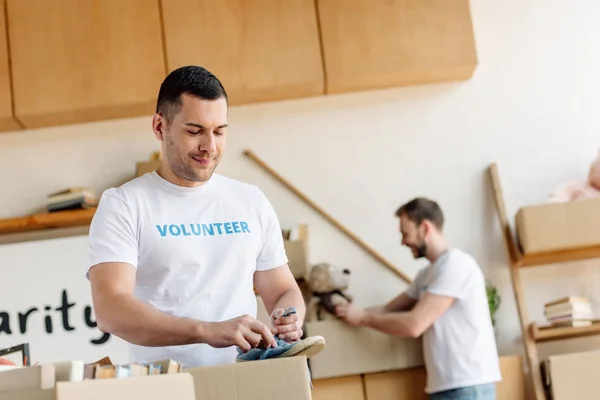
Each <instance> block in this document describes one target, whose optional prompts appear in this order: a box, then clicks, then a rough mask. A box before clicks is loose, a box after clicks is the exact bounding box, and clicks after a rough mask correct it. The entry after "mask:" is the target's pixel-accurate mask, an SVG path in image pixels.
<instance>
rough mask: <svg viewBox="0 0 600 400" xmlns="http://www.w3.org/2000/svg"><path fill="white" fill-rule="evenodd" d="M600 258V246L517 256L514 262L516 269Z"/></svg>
mask: <svg viewBox="0 0 600 400" xmlns="http://www.w3.org/2000/svg"><path fill="white" fill-rule="evenodd" d="M593 258H600V244H599V245H597V246H591V247H585V248H577V249H567V250H561V251H552V252H548V253H537V254H527V255H524V254H519V256H518V258H517V259H516V260H515V261H514V262H515V264H516V265H517V266H518V267H521V268H523V267H535V266H539V265H549V264H558V263H566V262H574V261H583V260H590V259H593Z"/></svg>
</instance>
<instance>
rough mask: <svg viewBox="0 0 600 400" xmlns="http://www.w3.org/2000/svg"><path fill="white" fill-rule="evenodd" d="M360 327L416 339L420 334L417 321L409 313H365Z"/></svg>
mask: <svg viewBox="0 0 600 400" xmlns="http://www.w3.org/2000/svg"><path fill="white" fill-rule="evenodd" d="M361 325H363V326H367V327H369V328H373V329H376V330H378V331H380V332H383V333H387V334H390V335H394V336H402V337H417V336H419V334H420V332H419V330H418V325H417V321H415V319H414V317H413V316H412V314H411V313H410V312H395V313H372V312H367V313H365V316H364V319H363V321H362V324H361Z"/></svg>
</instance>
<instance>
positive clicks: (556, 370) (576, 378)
mask: <svg viewBox="0 0 600 400" xmlns="http://www.w3.org/2000/svg"><path fill="white" fill-rule="evenodd" d="M599 366H600V351H599V350H591V351H583V352H576V353H570V354H560V355H554V356H550V357H548V358H546V359H545V360H544V361H543V362H542V370H543V372H544V373H543V376H544V384H545V386H546V389H547V390H548V391H549V393H550V394H551V396H552V397H551V398H552V399H553V400H571V399H577V400H592V399H594V400H597V399H600V385H599V384H598V382H597V381H596V380H597V379H598V367H599Z"/></svg>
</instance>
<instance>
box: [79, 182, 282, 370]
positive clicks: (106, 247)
mask: <svg viewBox="0 0 600 400" xmlns="http://www.w3.org/2000/svg"><path fill="white" fill-rule="evenodd" d="M89 251H90V266H93V265H95V264H98V263H102V262H124V263H129V264H131V265H133V266H134V267H136V268H137V278H136V283H135V296H136V297H137V298H138V299H140V300H141V301H143V302H145V303H147V304H149V305H151V306H153V307H155V308H157V309H158V310H160V311H162V312H164V313H167V314H171V315H175V316H179V317H188V318H194V319H197V320H202V321H223V320H227V319H230V318H235V317H238V316H240V315H243V314H249V315H252V316H256V313H257V305H256V297H255V295H254V290H253V287H254V286H253V275H254V272H255V271H257V270H268V269H271V268H275V267H278V266H281V265H283V264H285V263H287V261H288V260H287V257H286V253H285V249H284V246H283V236H282V233H281V228H280V224H279V220H278V218H277V215H276V214H275V211H274V209H273V207H272V205H271V203H270V202H269V201H268V199H267V198H266V197H265V196H264V194H263V193H262V191H260V190H259V189H258V188H257V187H256V186H253V185H250V184H247V183H242V182H239V181H236V180H234V179H231V178H227V177H224V176H222V175H219V174H213V176H212V178H211V179H210V180H209V181H208V182H206V183H205V184H204V185H202V186H199V187H195V188H189V187H182V186H178V185H174V184H172V183H170V182H168V181H166V180H165V179H163V178H162V177H161V176H160V175H158V174H157V173H156V172H150V173H147V174H145V175H143V176H141V177H138V178H136V179H134V180H132V181H129V182H127V183H125V184H124V185H122V186H120V187H118V188H110V189H108V190H106V191H105V192H104V193H103V194H102V196H101V199H100V203H99V205H98V209H97V211H96V213H95V215H94V218H93V221H92V223H91V226H90V231H89ZM236 355H237V352H236V349H235V347H233V346H232V347H229V348H224V349H216V348H212V347H210V346H208V345H206V344H194V345H187V346H171V347H142V346H137V345H133V344H131V345H130V357H131V362H152V361H157V360H162V359H166V358H171V359H173V360H176V361H178V362H180V363H182V364H183V366H184V367H191V366H211V365H219V364H226V363H231V362H234V361H235V356H236Z"/></svg>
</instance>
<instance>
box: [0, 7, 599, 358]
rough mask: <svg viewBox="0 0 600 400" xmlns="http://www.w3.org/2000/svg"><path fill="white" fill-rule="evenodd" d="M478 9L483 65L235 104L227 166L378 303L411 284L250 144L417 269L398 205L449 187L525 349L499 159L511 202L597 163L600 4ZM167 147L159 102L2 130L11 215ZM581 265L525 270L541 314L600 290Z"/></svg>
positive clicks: (469, 242) (2, 203)
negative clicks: (305, 229) (153, 111)
mask: <svg viewBox="0 0 600 400" xmlns="http://www.w3.org/2000/svg"><path fill="white" fill-rule="evenodd" d="M472 12H473V19H474V24H475V33H476V40H477V45H478V51H479V59H480V63H479V67H478V70H477V72H476V74H475V76H474V77H473V79H472V80H470V81H468V82H461V83H456V84H439V85H428V86H421V87H411V88H398V89H394V90H388V91H379V92H369V93H356V94H351V95H344V96H329V97H321V98H315V99H305V100H300V101H290V102H280V103H273V104H264V105H256V106H246V107H236V108H233V109H232V110H231V112H230V126H231V129H230V134H229V139H228V140H229V144H228V149H227V154H226V156H225V159H224V161H223V162H222V164H221V166H220V167H219V172H221V173H224V174H227V175H230V176H234V177H237V178H239V179H243V180H246V181H250V182H253V183H255V184H258V185H259V186H260V187H261V188H262V189H263V190H264V191H265V192H266V193H267V195H268V196H269V198H270V199H271V201H272V202H273V204H274V206H275V208H276V209H277V211H278V213H279V216H280V218H281V221H282V224H283V225H284V226H291V225H295V224H296V223H298V222H308V223H309V224H310V235H311V236H310V247H311V254H310V259H311V261H312V262H318V261H322V260H327V261H330V262H333V263H336V264H339V265H342V266H344V267H347V268H349V269H351V270H352V271H353V274H354V275H353V280H352V287H351V293H352V294H353V295H355V297H356V299H357V302H358V303H360V304H363V305H370V304H374V303H379V302H383V301H386V300H387V299H389V298H390V297H391V296H394V295H396V294H397V293H398V292H400V291H401V290H403V289H404V288H405V287H406V286H405V285H404V284H403V283H402V282H401V281H400V280H399V279H397V278H395V277H393V276H392V275H391V274H390V273H388V272H387V271H386V270H385V269H384V268H383V267H381V266H380V265H379V264H377V263H376V262H375V261H373V260H372V259H371V258H370V257H369V256H367V255H366V254H365V253H363V252H362V251H361V250H360V249H359V248H358V247H356V246H355V245H354V244H352V243H351V242H350V241H349V240H347V239H346V238H345V237H343V236H342V235H341V234H340V233H339V232H337V231H336V230H335V229H334V228H333V227H332V226H331V225H329V224H328V223H327V222H326V221H324V220H323V219H322V218H320V217H319V216H318V215H317V214H315V213H314V212H313V211H312V210H311V209H309V208H308V207H307V206H305V205H304V204H303V203H301V202H300V201H298V200H297V199H296V198H295V197H294V196H293V195H292V194H290V193H289V192H287V191H286V190H285V189H284V188H282V186H280V185H279V184H278V183H277V182H275V181H274V180H273V179H271V178H270V177H269V176H268V175H266V174H265V173H264V172H263V171H261V170H260V169H259V168H257V167H256V166H255V165H253V164H252V163H251V162H250V160H248V159H247V158H244V157H243V156H242V155H241V153H242V151H243V150H244V149H246V148H249V149H251V150H253V151H255V152H256V153H257V154H258V155H259V156H260V157H262V158H263V159H265V160H266V161H267V162H268V163H269V164H270V165H271V166H273V167H274V168H275V169H277V171H279V172H280V173H281V174H283V175H284V176H285V177H286V178H288V179H289V180H290V181H292V182H293V183H294V184H295V185H296V186H297V187H299V188H300V189H301V190H303V191H304V192H305V193H306V194H307V195H308V196H309V197H310V198H312V199H313V200H314V201H316V202H317V203H318V204H320V205H321V206H322V207H324V208H325V209H326V210H328V211H329V212H330V213H331V214H332V215H333V216H334V217H335V218H337V219H339V220H340V221H341V222H342V223H343V224H345V225H346V226H348V227H349V228H350V229H352V230H353V231H354V232H356V234H358V235H359V236H360V237H361V238H362V239H364V240H365V241H366V242H368V243H369V244H370V245H371V246H372V247H374V248H375V249H376V250H378V251H380V252H381V253H382V254H383V255H384V256H385V257H386V258H388V259H390V260H392V261H393V262H394V263H395V264H396V265H397V266H398V267H399V268H401V269H402V270H404V271H406V272H407V273H408V274H409V275H411V276H414V275H415V274H416V272H417V270H418V268H420V267H421V266H422V265H423V262H422V261H415V260H413V259H412V258H411V256H410V254H409V252H408V251H407V250H406V249H404V248H401V247H400V246H399V240H400V238H399V235H398V233H397V221H396V220H395V218H393V212H394V210H395V209H396V207H397V206H398V205H400V203H402V202H404V201H406V200H408V199H410V198H412V197H413V196H417V195H426V196H430V197H432V198H435V199H437V200H438V201H439V202H440V203H441V205H442V207H443V209H444V211H445V213H446V217H447V221H448V222H447V234H448V237H449V239H450V240H451V242H453V244H455V245H456V246H459V247H461V248H463V249H465V250H467V251H469V252H471V253H472V254H473V255H474V256H475V257H477V259H478V260H479V261H480V263H481V266H482V268H483V270H484V271H485V273H486V275H487V276H488V277H489V278H491V279H492V280H493V281H494V282H495V283H496V284H498V285H499V286H500V290H501V294H502V296H503V304H502V307H501V310H500V312H499V315H498V324H499V327H498V329H499V333H498V340H499V346H500V351H501V352H502V353H512V352H521V351H522V347H521V342H520V329H519V324H518V319H517V318H518V316H517V313H516V308H515V306H514V300H513V292H512V290H511V286H510V279H509V275H508V269H507V266H506V258H505V255H504V250H503V247H502V246H503V245H502V239H501V236H500V230H499V227H498V225H497V222H496V214H495V209H494V205H493V201H492V197H491V192H490V188H489V183H488V180H487V176H486V174H485V169H486V168H487V166H488V165H489V164H490V163H491V162H498V164H499V168H500V174H501V180H502V184H503V185H504V192H505V197H506V203H507V206H508V211H509V213H510V215H514V213H515V212H516V210H517V209H518V208H519V207H520V206H522V205H525V204H531V203H535V202H540V201H543V200H544V199H545V197H546V196H547V194H548V193H549V192H550V191H551V190H552V189H553V188H554V187H555V186H556V185H558V184H561V183H562V182H564V181H567V180H571V179H578V178H584V177H585V173H586V171H587V166H588V163H589V162H590V161H591V160H592V159H593V158H594V156H595V154H596V151H597V149H598V148H599V147H600V114H599V113H598V112H597V105H598V104H600V80H598V78H597V76H598V75H597V71H599V70H600V53H598V46H597V44H598V39H599V38H600V24H598V23H597V21H598V18H599V17H600V3H599V2H597V1H595V0H585V1H584V0H579V1H577V2H569V1H567V0H562V1H558V0H556V1H552V2H547V1H542V0H526V1H522V0H521V1H518V0H505V1H501V2H500V1H490V0H473V1H472ZM124 90H126V88H124ZM157 90H158V88H157ZM32 95H34V94H32ZM156 149H158V142H156V140H155V139H154V137H153V135H152V132H151V130H150V117H145V118H137V119H132V120H126V121H113V122H106V123H98V124H86V125H78V126H70V127H61V128H53V129H43V130H39V131H27V132H16V133H7V134H3V135H1V136H0V169H1V170H2V171H3V173H2V174H1V175H0V187H3V188H5V189H6V190H7V192H8V194H7V195H4V196H2V197H1V198H0V217H11V216H15V215H21V214H27V213H30V212H33V211H36V209H37V208H38V207H39V205H40V204H42V203H43V201H44V197H45V196H46V195H47V194H48V193H50V192H52V191H56V190H60V189H63V188H65V187H68V186H75V185H89V186H91V187H92V188H93V189H95V190H97V191H98V192H100V191H102V190H104V189H106V188H107V187H109V186H111V185H117V184H119V183H121V182H123V181H125V180H127V179H129V177H130V176H131V175H132V174H133V172H134V168H135V162H136V161H140V160H144V159H146V158H147V157H148V156H149V154H150V153H151V152H152V151H154V150H156ZM559 157H560V158H562V159H563V160H562V161H560V162H559ZM78 243H79V242H78ZM82 245H83V242H82ZM43 250H44V251H45V252H47V256H48V258H49V259H52V260H58V259H60V257H64V258H65V259H68V258H69V257H72V256H71V255H70V254H69V253H68V252H65V251H63V250H61V249H60V248H59V247H56V248H53V247H52V246H44V247H43ZM59 251H60V252H61V253H60V257H58V258H57V257H56V256H53V257H51V256H50V253H52V252H59ZM0 254H2V253H0ZM12 261H13V262H15V263H16V264H14V263H13V264H10V263H5V262H1V263H0V268H2V271H1V272H2V275H0V276H1V277H2V281H5V280H7V281H10V279H11V273H12V272H11V271H12V270H13V268H15V265H18V263H19V262H20V261H19V260H12ZM580 264H584V265H576V266H575V265H573V266H571V265H564V266H561V267H560V268H558V267H554V266H553V267H548V268H543V269H535V270H528V271H525V273H524V277H525V282H526V283H527V284H528V290H527V299H528V302H529V305H530V314H531V317H532V318H535V319H542V318H543V315H542V308H541V307H542V303H543V302H544V301H547V300H548V299H550V298H554V297H558V296H563V295H568V294H570V293H571V292H570V290H577V291H580V293H581V294H587V295H591V296H593V299H594V301H598V290H597V289H598V283H599V282H600V280H599V275H598V273H597V269H596V265H598V262H588V263H580ZM48 267H51V268H56V269H60V268H61V263H60V262H56V264H54V265H52V266H48ZM73 279H78V280H80V276H79V275H76V276H73ZM3 287H4V285H3ZM15 293H16V294H18V295H22V296H24V295H25V294H24V293H25V291H22V290H21V291H16V292H15ZM53 295H54V294H53ZM2 307H4V305H2V306H0V308H2Z"/></svg>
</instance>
